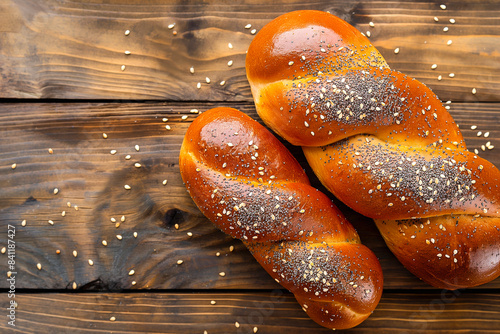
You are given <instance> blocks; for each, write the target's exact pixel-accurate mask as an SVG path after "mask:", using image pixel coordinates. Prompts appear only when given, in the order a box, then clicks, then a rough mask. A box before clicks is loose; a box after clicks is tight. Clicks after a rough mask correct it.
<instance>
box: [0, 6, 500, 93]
mask: <svg viewBox="0 0 500 334" xmlns="http://www.w3.org/2000/svg"><path fill="white" fill-rule="evenodd" d="M297 9H317V10H327V11H330V12H331V13H333V14H336V15H338V16H340V17H341V18H343V19H345V20H347V21H348V22H350V23H352V24H353V25H354V26H356V27H357V28H358V29H359V30H360V31H363V32H365V33H367V31H370V35H371V39H372V41H373V44H374V45H375V46H376V47H378V48H379V50H380V51H381V52H382V54H383V55H384V56H385V57H386V59H387V61H388V62H389V64H390V65H391V66H392V67H393V68H394V69H397V70H399V71H401V72H404V73H407V74H409V75H411V76H414V77H416V78H418V79H420V80H421V81H423V82H424V83H426V84H428V85H429V86H430V87H431V88H433V89H434V90H435V92H436V93H437V94H438V95H439V96H440V97H441V99H443V100H453V101H498V100H499V95H498V92H499V91H500V76H499V75H498V74H497V73H498V70H499V65H498V64H499V63H500V53H499V46H500V43H499V39H500V29H499V28H500V3H499V2H483V1H467V2H454V3H449V4H448V8H447V9H446V10H442V9H440V7H439V3H438V2H417V1H391V0H384V1H363V2H353V1H348V0H342V1H335V2H332V1H315V2H310V3H304V2H303V1H287V0H281V1H273V3H272V4H269V3H268V1H252V2H250V3H240V2H230V3H223V4H221V3H220V2H219V1H195V0H193V1H189V2H186V1H164V0H153V1H148V2H147V4H143V3H142V2H141V1H136V0H120V1H113V2H112V3H110V2H108V1H99V0H92V1H91V0H89V1H79V2H74V1H56V0H46V1H31V0H17V1H14V0H5V1H3V2H2V4H0V13H1V14H0V15H1V16H0V18H1V19H0V64H1V65H0V97H3V98H62V99H74V98H79V99H80V98H81V99H96V98H97V99H155V100H164V99H168V100H211V101H251V94H250V89H249V86H248V82H247V80H246V76H245V69H244V61H245V51H246V50H247V48H248V45H249V44H250V42H251V40H252V38H253V36H254V35H252V33H251V31H252V29H256V30H257V31H258V30H259V29H261V28H262V27H263V26H264V25H265V24H266V23H267V22H269V21H270V20H271V19H273V18H275V17H276V16H278V15H280V14H283V13H285V12H289V11H292V10H297ZM434 17H437V18H438V19H439V21H438V22H435V21H434ZM450 19H454V20H455V23H454V24H452V23H450V22H449V20H450ZM369 22H373V23H374V27H371V26H370V25H369ZM171 24H175V26H174V27H173V28H171V29H169V25H171ZM247 24H251V25H252V28H251V29H245V26H246V25H247ZM444 27H448V28H449V30H448V31H447V32H444V31H443V29H444ZM126 30H130V31H131V33H130V34H129V35H128V36H125V34H124V32H125V31H126ZM174 32H175V34H174ZM448 40H452V41H453V43H452V45H447V41H448ZM228 43H231V44H232V46H233V48H229V47H228ZM396 48H399V50H400V52H399V53H398V54H395V53H394V49H396ZM125 51H130V55H126V54H125ZM230 60H231V61H233V65H232V66H231V67H228V65H227V64H228V61H230ZM432 64H437V65H438V67H437V68H436V69H435V70H432V69H431V65H432ZM122 65H125V69H124V70H122V69H121V68H122ZM190 67H194V69H195V73H194V74H191V73H190V71H189V69H190ZM450 73H454V74H455V77H454V78H450V77H449V74H450ZM439 75H441V76H442V78H443V79H442V80H440V81H439V80H438V79H437V78H438V76H439ZM206 77H209V78H210V79H211V83H210V84H206V83H205V78H206ZM221 81H225V83H226V84H225V85H224V86H221V85H220V84H219V83H220V82H221ZM198 82H200V83H201V89H197V88H196V85H197V83H198ZM472 88H476V89H477V94H476V95H472V94H471V90H472Z"/></svg>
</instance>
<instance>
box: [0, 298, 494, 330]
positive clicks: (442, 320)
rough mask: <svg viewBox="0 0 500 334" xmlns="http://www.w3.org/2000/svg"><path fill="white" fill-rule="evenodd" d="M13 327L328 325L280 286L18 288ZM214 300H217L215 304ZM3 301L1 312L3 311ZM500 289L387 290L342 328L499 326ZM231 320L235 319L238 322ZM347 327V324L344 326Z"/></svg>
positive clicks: (315, 327)
mask: <svg viewBox="0 0 500 334" xmlns="http://www.w3.org/2000/svg"><path fill="white" fill-rule="evenodd" d="M15 301H16V302H17V304H18V307H17V309H16V311H15V324H16V327H15V328H12V327H11V326H10V325H9V324H8V323H7V320H6V317H3V318H4V319H3V321H1V322H0V330H1V331H2V332H5V331H7V330H11V331H10V332H12V333H40V334H42V333H170V334H174V333H182V334H184V333H200V334H201V333H204V332H205V331H206V333H209V334H215V333H224V334H227V333H255V330H254V328H256V330H257V333H259V334H260V333H263V334H265V333H273V334H280V333H287V334H289V333H297V334H299V333H304V332H306V333H330V332H331V330H328V329H325V328H323V327H320V326H319V325H317V324H316V323H314V322H313V321H312V320H310V319H309V318H308V317H307V315H306V314H305V312H303V311H302V310H301V308H300V306H299V304H298V303H297V302H296V301H295V299H294V298H293V296H292V295H291V294H289V293H288V292H283V291H281V290H273V291H262V292H248V293H232V292H231V293H221V292H210V293H189V292H185V293H178V292H155V293H85V294H81V293H77V294H68V293H66V294H61V293H43V294H23V293H20V294H16V297H15ZM212 301H215V304H212ZM6 312H7V311H6V310H5V309H4V310H3V311H2V313H4V314H5V313H6ZM499 319H500V296H499V295H498V294H491V293H477V294H469V293H460V292H456V293H455V294H454V293H451V292H448V293H441V292H434V293H425V294H416V293H386V294H385V295H384V296H383V297H382V300H381V302H380V304H379V305H378V307H377V309H376V310H375V311H374V312H373V314H372V315H371V316H370V317H369V318H368V319H367V320H366V321H365V322H363V323H362V324H361V325H359V326H358V327H356V328H354V329H351V330H348V331H345V332H346V333H360V334H361V333H370V334H372V333H374V331H380V332H382V333H397V334H401V333H500V323H499V322H500V320H499ZM236 323H238V324H239V327H237V326H238V325H236ZM342 332H344V331H342Z"/></svg>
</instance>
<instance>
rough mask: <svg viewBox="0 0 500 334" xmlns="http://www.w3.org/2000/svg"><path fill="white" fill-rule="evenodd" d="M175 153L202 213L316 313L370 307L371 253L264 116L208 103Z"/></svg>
mask: <svg viewBox="0 0 500 334" xmlns="http://www.w3.org/2000/svg"><path fill="white" fill-rule="evenodd" d="M179 162H180V171H181V175H182V178H183V181H184V182H185V185H186V188H187V189H188V191H189V194H190V195H191V197H192V198H193V200H194V202H195V203H196V205H197V206H198V207H199V208H200V210H201V211H202V212H203V214H204V215H205V216H207V217H208V218H209V219H210V220H211V221H212V222H213V223H214V224H215V225H217V226H218V227H219V228H220V229H221V230H222V231H224V232H225V233H227V234H229V235H231V236H233V237H235V238H238V239H241V240H242V241H243V243H244V244H245V245H246V246H247V247H248V248H249V250H250V251H251V252H252V254H253V256H254V257H255V258H256V259H257V261H258V262H259V263H260V264H261V265H262V266H263V267H264V269H265V270H266V271H267V272H268V273H269V274H270V275H271V276H272V277H273V278H274V279H275V280H276V281H277V282H279V283H280V284H281V285H282V286H283V287H285V288H286V289H288V290H290V291H291V292H292V293H294V295H295V296H296V298H297V300H298V301H299V302H300V304H301V306H302V308H303V309H304V310H305V311H306V312H307V313H308V315H309V316H310V317H311V318H312V319H313V320H314V321H316V322H317V323H319V324H321V325H323V326H325V327H328V328H350V327H353V326H356V325H358V324H359V323H361V322H362V321H363V320H364V319H366V318H367V317H368V316H369V315H370V314H371V312H372V311H373V310H374V309H375V307H376V306H377V304H378V302H379V300H380V297H381V293H382V284H383V278H382V270H381V267H380V264H379V262H378V260H377V258H376V257H375V255H374V254H373V253H372V252H371V251H370V250H369V249H368V248H366V247H365V246H363V245H362V244H360V240H359V236H358V235H357V233H356V231H355V230H354V228H353V227H352V225H351V224H350V223H349V222H348V221H347V220H346V219H345V218H344V216H343V215H342V214H341V212H340V211H339V210H338V209H337V208H336V207H335V206H334V205H333V204H332V202H331V201H330V199H329V198H328V197H327V196H326V195H325V194H323V193H321V192H319V191H318V190H317V189H314V188H313V187H311V186H310V184H309V180H308V179H307V177H306V175H305V172H304V171H303V169H302V168H301V167H300V165H299V164H298V163H297V161H296V160H295V159H294V158H293V156H292V155H291V154H290V153H289V151H288V150H287V149H286V148H285V147H284V146H283V144H281V142H280V141H279V140H278V139H276V138H275V137H274V136H273V135H272V134H271V133H270V132H269V131H267V130H266V129H265V128H264V127H263V126H262V125H260V124H259V123H258V122H256V121H254V120H252V119H251V118H250V117H248V116H247V115H245V114H243V113H241V112H239V111H237V110H235V109H231V108H215V109H211V110H209V111H206V112H204V113H202V114H201V115H199V116H198V117H197V119H196V120H195V121H194V122H193V123H192V124H191V126H190V127H189V129H188V131H187V133H186V136H185V138H184V141H183V144H182V148H181V151H180V158H179Z"/></svg>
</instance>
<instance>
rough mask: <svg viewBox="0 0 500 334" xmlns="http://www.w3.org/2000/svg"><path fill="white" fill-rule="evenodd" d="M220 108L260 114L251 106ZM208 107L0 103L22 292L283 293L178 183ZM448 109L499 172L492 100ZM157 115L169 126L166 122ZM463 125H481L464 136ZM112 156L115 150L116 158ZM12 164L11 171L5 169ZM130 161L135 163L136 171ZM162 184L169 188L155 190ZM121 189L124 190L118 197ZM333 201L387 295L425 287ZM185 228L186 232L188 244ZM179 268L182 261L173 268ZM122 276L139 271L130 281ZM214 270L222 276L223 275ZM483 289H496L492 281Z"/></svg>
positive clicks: (5, 220)
mask: <svg viewBox="0 0 500 334" xmlns="http://www.w3.org/2000/svg"><path fill="white" fill-rule="evenodd" d="M225 105H229V106H233V107H236V108H239V109H241V110H242V111H244V112H246V113H248V114H249V115H250V116H252V117H254V118H257V115H256V112H255V109H254V107H253V105H252V104H249V103H245V104H241V103H239V104H236V103H233V104H225ZM213 106H215V104H201V103H193V104H185V103H14V104H0V123H1V124H2V131H1V132H0V166H1V167H0V189H1V191H0V226H1V229H2V231H7V225H8V224H12V225H14V226H15V227H16V232H17V233H16V236H15V241H16V255H17V258H16V261H17V262H16V270H17V271H18V272H19V279H18V282H17V284H18V288H40V289H65V288H68V289H72V288H73V282H75V283H76V287H77V288H81V289H86V290H91V289H104V290H108V289H110V290H113V289H124V288H134V289H136V288H167V289H177V288H196V289H209V288H218V289H219V288H221V289H222V288H224V289H228V288H235V289H236V288H238V289H256V288H268V289H273V288H277V287H279V286H278V285H277V284H276V283H275V282H274V281H273V280H272V279H271V278H270V277H269V276H268V275H267V273H265V271H264V270H263V269H262V268H261V267H260V266H259V265H258V264H257V263H256V262H255V261H254V259H253V258H252V256H251V255H250V254H249V253H248V251H247V250H246V249H245V248H244V247H243V245H242V244H241V243H240V242H239V241H237V240H233V239H231V238H230V237H228V236H226V235H224V234H223V233H222V232H220V231H218V230H217V229H216V228H215V227H214V226H213V225H212V224H211V223H210V222H209V221H207V220H206V219H205V218H204V217H203V216H202V215H201V213H200V212H199V211H198V209H197V208H196V207H195V206H194V204H193V202H192V200H191V199H190V197H189V196H188V194H187V192H186V190H185V188H184V185H183V183H182V180H181V178H180V175H179V170H178V152H179V149H180V145H181V142H182V139H183V136H184V133H185V131H186V129H187V127H188V126H189V124H190V122H191V120H192V119H194V117H196V114H194V113H191V109H194V108H196V109H199V110H200V111H203V110H205V109H206V108H210V107H213ZM451 112H452V113H453V115H454V116H455V118H456V120H457V122H458V123H459V124H461V126H462V128H463V132H464V134H465V137H466V140H467V142H468V143H469V144H470V148H471V149H473V148H479V147H480V146H481V145H483V144H485V143H486V141H490V142H491V144H492V145H494V146H496V148H495V149H493V150H488V149H487V150H486V151H485V152H483V151H481V153H480V154H481V155H483V156H484V157H485V158H487V159H489V160H491V161H492V162H493V163H494V164H496V166H500V155H499V154H498V152H499V151H498V149H500V142H499V138H500V128H499V124H500V104H489V103H483V104H475V103H461V104H458V103H457V104H452V109H451ZM182 116H187V119H186V120H183V119H182V118H183V117H182ZM163 118H168V121H167V122H163ZM166 125H169V126H170V127H171V130H170V131H168V130H166V128H165V126H166ZM471 125H476V126H477V129H476V130H471V129H470V126H471ZM479 130H481V131H483V133H485V132H490V136H489V137H487V138H485V137H484V135H483V136H481V137H477V135H476V133H477V131H479ZM103 133H106V134H107V136H108V138H107V139H104V138H103ZM135 145H139V151H136V149H135ZM286 145H287V147H288V148H290V149H291V150H292V152H293V153H294V154H295V156H296V157H297V158H298V160H299V161H300V162H301V164H302V166H303V167H304V169H305V170H306V171H307V173H308V175H309V176H310V178H311V180H312V183H313V185H314V186H316V187H318V188H320V189H321V190H323V191H325V190H324V189H323V188H322V187H321V185H320V184H319V182H318V181H317V179H315V177H314V175H313V173H312V172H311V171H310V169H309V167H308V166H307V164H306V162H305V160H304V158H303V156H302V153H301V150H300V148H297V147H292V146H290V145H288V144H286ZM49 149H52V152H53V153H52V154H51V153H49ZM111 150H117V153H116V154H114V155H112V154H110V151H111ZM126 155H130V156H131V158H130V160H126V159H125V157H126ZM14 163H15V164H16V168H15V169H12V164H14ZM135 163H140V164H141V167H139V168H137V167H134V164H135ZM163 180H168V183H167V184H166V185H163ZM126 184H128V185H130V186H131V189H130V190H126V189H124V185H126ZM55 188H57V189H58V190H59V192H58V193H57V194H54V189H55ZM68 202H69V203H70V207H68V205H67V203H68ZM335 202H336V203H337V204H338V205H339V207H340V208H341V209H342V210H343V212H344V213H345V214H346V215H347V217H348V218H349V219H350V221H351V222H352V223H353V224H354V225H355V227H356V228H357V229H358V231H359V234H360V236H361V239H362V241H363V242H364V243H365V244H366V245H367V246H368V247H370V248H371V249H372V250H373V251H374V252H375V253H376V254H377V256H378V257H379V258H380V260H381V263H382V267H383V270H384V275H385V288H386V289H394V288H408V289H413V288H428V286H427V285H425V284H424V283H422V282H420V281H419V280H418V279H417V278H415V277H414V276H412V275H411V274H410V273H408V272H407V271H406V270H405V269H404V268H403V267H402V266H401V265H400V264H399V262H398V261H397V260H396V259H395V258H394V256H393V255H392V254H391V253H390V252H389V251H388V250H387V248H386V246H385V244H384V242H383V240H382V239H381V237H380V235H379V234H378V232H377V230H376V228H375V226H374V224H373V223H372V221H371V220H369V219H367V218H365V217H363V216H361V215H359V214H357V213H355V212H353V211H351V210H350V209H348V208H346V207H345V206H344V205H342V204H341V203H339V202H338V201H335ZM75 205H76V206H77V208H78V210H75ZM63 211H65V216H64V217H63V216H62V212H63ZM122 216H124V217H125V221H124V222H121V217H122ZM111 218H114V219H115V220H116V222H118V223H120V226H119V227H116V225H115V224H116V222H112V221H111ZM23 220H26V226H24V227H23V226H22V222H23ZM49 220H52V221H53V222H54V225H50V224H49ZM175 224H178V225H179V229H176V228H175ZM134 232H137V233H138V235H137V237H134ZM188 232H191V233H192V234H193V235H192V236H191V237H190V236H188V234H187V233H188ZM116 235H121V236H122V240H118V239H117V237H116ZM103 240H106V242H107V246H104V245H103V244H102V241H103ZM4 246H7V233H6V232H5V233H0V248H1V247H4ZM231 246H234V250H233V251H232V252H231V251H230V247H231ZM57 250H60V254H56V251H57ZM73 250H76V251H77V257H76V258H75V257H74V256H73V254H72V253H73ZM217 252H220V256H216V253H217ZM89 259H90V260H92V261H93V265H92V266H90V265H89V262H88V260H89ZM177 260H183V261H184V262H183V263H182V264H181V265H178V264H177ZM37 263H40V264H41V266H42V269H41V270H38V269H37ZM7 270H8V268H7V253H5V254H0V272H2V273H5V272H6V271H7ZM130 270H135V274H134V275H129V272H130ZM219 272H225V273H226V274H227V275H226V276H225V277H220V276H219ZM134 281H135V282H136V284H135V285H133V282H134ZM0 287H1V288H5V287H7V282H6V281H5V280H0ZM481 288H500V279H497V280H495V281H493V282H491V283H489V284H487V285H484V286H482V287H481Z"/></svg>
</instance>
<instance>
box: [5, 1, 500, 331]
mask: <svg viewBox="0 0 500 334" xmlns="http://www.w3.org/2000/svg"><path fill="white" fill-rule="evenodd" d="M146 3H147V4H146ZM441 4H444V5H446V8H444V9H443V8H441V6H440V5H441ZM297 9H317V10H324V11H330V12H331V13H333V14H336V15H337V16H340V17H341V18H343V19H345V20H347V21H348V22H350V23H351V24H353V25H354V26H355V27H357V28H358V29H359V30H361V31H362V32H365V34H367V35H369V36H370V38H371V40H372V42H373V44H374V45H375V46H376V47H377V48H378V49H379V50H380V51H381V53H382V54H383V55H384V57H385V58H386V60H387V61H388V63H389V64H390V66H391V67H392V68H394V69H397V70H399V71H401V72H404V73H406V74H408V75H410V76H413V77H416V78H417V79H419V80H421V81H423V82H424V83H426V84H427V85H428V86H430V87H431V88H432V89H433V90H434V92H435V93H437V94H438V96H439V97H440V98H441V99H442V100H443V101H451V102H450V104H449V106H450V112H451V113H452V115H453V116H454V117H455V119H456V121H457V122H458V123H459V124H460V126H461V129H462V130H463V133H464V135H465V137H466V141H467V143H468V146H469V149H470V150H478V152H479V155H481V156H483V157H485V158H487V159H489V160H490V161H492V162H493V163H494V164H495V165H496V166H498V167H500V154H499V153H498V152H499V150H500V74H499V73H500V2H499V1H498V0H497V1H481V0H473V1H465V0H457V1H446V2H443V3H440V2H434V1H411V0H408V1H404V0H398V1H387V0H380V1H347V0H340V1H315V2H311V3H306V2H305V1H293V0H292V1H290V0H289V1H286V0H280V1H276V2H274V3H272V4H270V2H268V1H263V0H255V1H246V2H245V1H215V0H214V1H212V0H208V1H197V0H192V1H182V0H177V1H173V0H171V1H168V0H150V1H140V0H112V1H104V0H87V1H78V2H75V1H69V0H41V1H33V0H0V98H2V100H1V101H0V102H1V103H0V122H1V123H0V124H1V126H2V130H1V132H0V189H1V190H0V225H1V229H0V248H2V247H3V249H2V252H1V253H2V254H0V273H1V275H2V277H4V278H3V279H1V280H0V288H1V289H2V290H1V291H0V305H1V311H0V314H1V317H0V332H2V333H10V332H18V333H90V332H92V333H100V332H105V333H111V332H112V333H132V332H137V333H200V334H201V333H204V332H205V331H206V332H207V333H210V334H213V333H254V332H255V331H256V330H257V331H258V333H287V334H291V333H304V332H306V333H325V332H327V331H328V330H326V329H324V328H321V327H319V326H318V325H316V324H315V323H314V322H313V321H311V320H310V319H309V318H308V317H307V315H306V314H305V313H304V312H303V311H302V310H301V309H300V306H299V305H298V303H296V302H295V300H294V298H293V296H292V295H291V294H290V293H288V292H287V291H286V290H282V289H281V287H280V286H279V285H278V284H277V283H275V282H274V280H273V279H271V278H270V277H269V276H268V275H267V274H266V272H265V271H264V270H263V269H262V268H261V267H260V266H259V265H258V264H257V262H256V261H255V260H254V259H253V258H252V256H251V255H250V254H249V252H248V251H247V250H246V249H245V247H243V245H242V244H241V243H240V242H239V241H237V240H233V239H232V238H230V237H228V236H226V235H224V234H223V233H222V232H220V231H219V230H217V228H215V227H214V226H213V225H212V224H211V223H210V222H209V221H208V220H207V219H206V218H204V217H203V216H202V215H201V213H200V212H199V210H198V209H197V208H196V206H195V205H194V204H193V202H192V201H191V199H190V197H189V196H188V194H187V192H186V190H185V188H184V186H183V183H182V180H181V178H180V175H179V166H178V152H179V148H180V145H181V141H182V139H183V136H184V133H185V131H186V129H187V127H188V126H189V124H190V123H191V121H192V120H193V119H194V118H195V117H196V116H197V114H196V113H195V111H194V110H198V111H200V112H201V111H204V110H207V109H209V108H211V107H214V106H230V107H235V108H237V109H240V110H242V111H244V112H246V113H248V114H249V115H250V116H252V117H254V118H257V114H256V112H255V109H254V106H253V102H252V97H251V93H250V88H249V85H248V82H247V80H246V76H245V51H246V50H247V48H248V45H249V43H250V42H251V40H252V38H253V37H254V34H255V32H256V31H257V32H258V31H259V29H260V28H262V27H263V26H264V25H265V24H266V23H267V22H269V21H270V20H271V19H273V18H275V17H276V16H278V15H280V14H282V13H285V12H289V11H292V10H297ZM370 22H373V24H371V23H370ZM450 43H451V44H450ZM396 49H397V50H399V52H397V51H395V50H396ZM433 64H436V65H437V67H436V68H434V67H435V66H436V65H433ZM488 143H489V144H488ZM493 146H497V148H494V149H492V147H493ZM287 147H289V148H290V149H291V151H292V152H293V153H294V154H295V155H296V156H297V158H298V159H299V161H300V162H301V163H302V165H303V167H304V169H305V170H306V171H307V173H308V175H309V176H310V177H311V180H312V183H313V185H314V186H316V187H317V188H320V189H321V190H323V191H324V189H323V188H322V187H321V185H320V184H319V182H318V181H317V179H315V177H314V175H313V173H312V172H311V171H310V170H309V168H308V166H307V164H306V163H305V160H304V158H303V156H302V154H301V151H300V149H298V148H295V147H291V146H290V145H287ZM126 188H130V189H126ZM325 192H326V191H325ZM337 203H338V202H337ZM338 204H339V207H340V208H341V210H342V211H343V212H344V213H345V214H346V215H347V217H348V218H349V219H350V220H351V221H352V223H353V224H354V225H355V227H356V228H357V229H358V231H359V234H360V236H361V239H362V241H363V242H364V243H365V244H366V245H368V246H369V247H370V248H371V249H372V250H373V251H374V252H375V253H376V254H377V256H378V257H379V258H380V261H381V264H382V267H383V270H384V274H385V285H384V287H385V290H384V295H383V297H382V300H381V303H380V304H379V306H378V308H377V309H376V310H375V312H374V313H373V315H372V316H371V317H370V318H369V319H368V320H367V321H365V322H364V323H362V324H361V325H360V326H359V327H357V328H355V329H352V330H350V331H346V332H352V333H374V332H375V331H377V332H380V333H466V332H471V333H500V279H496V280H494V281H493V282H490V283H489V284H486V285H484V286H480V287H477V288H473V289H468V290H459V291H455V292H449V291H440V290H435V289H432V288H431V287H429V286H427V285H426V284H424V283H422V282H421V281H419V280H418V279H417V278H416V277H414V276H412V275H411V274H410V273H408V272H407V271H406V270H405V269H404V268H403V267H402V266H401V265H400V263H399V262H398V261H397V260H396V259H395V257H394V256H393V255H392V254H391V253H390V252H389V251H388V249H387V247H386V246H385V244H384V242H383V240H382V238H381V237H380V235H379V234H378V232H377V230H376V228H375V226H374V224H373V222H372V221H371V220H369V219H367V218H365V217H362V216H360V215H359V214H356V213H354V212H352V211H351V210H349V209H348V208H346V207H345V206H343V205H342V204H340V203H338ZM13 231H15V235H14V234H13ZM12 241H13V242H15V243H13V242H12ZM12 255H15V257H13V256H12ZM12 260H14V261H12ZM179 260H182V261H183V262H182V263H181V262H180V261H179ZM9 261H10V262H9ZM8 271H11V272H12V273H11V274H10V275H11V276H10V277H11V278H10V280H7V275H8ZM220 272H225V273H226V275H225V276H224V277H221V276H219V273H220ZM14 294H15V295H14ZM11 302H15V303H16V305H15V306H16V307H15V308H14V307H12V309H11V310H9V309H8V308H9V307H10V305H11V304H10V303H11ZM9 316H10V318H9ZM13 324H15V327H14V326H12V325H13Z"/></svg>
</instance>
